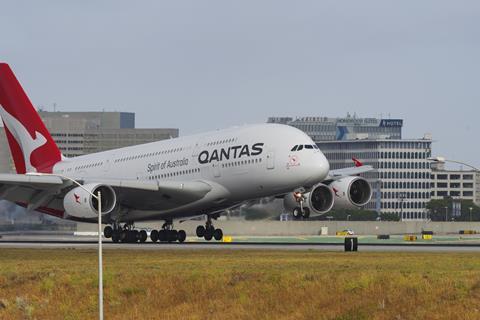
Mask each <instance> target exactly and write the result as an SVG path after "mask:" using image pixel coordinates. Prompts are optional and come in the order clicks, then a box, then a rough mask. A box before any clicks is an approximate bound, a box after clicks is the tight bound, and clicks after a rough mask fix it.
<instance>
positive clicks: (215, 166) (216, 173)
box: [212, 162, 221, 178]
mask: <svg viewBox="0 0 480 320" xmlns="http://www.w3.org/2000/svg"><path fill="white" fill-rule="evenodd" d="M212 172H213V176H214V177H215V178H220V176H221V174H220V164H218V163H216V162H212Z"/></svg>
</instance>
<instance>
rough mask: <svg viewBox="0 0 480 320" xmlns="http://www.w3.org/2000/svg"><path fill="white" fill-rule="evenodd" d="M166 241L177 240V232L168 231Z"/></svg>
mask: <svg viewBox="0 0 480 320" xmlns="http://www.w3.org/2000/svg"><path fill="white" fill-rule="evenodd" d="M167 237H168V238H167V240H168V242H175V241H177V239H178V232H177V230H169V231H167Z"/></svg>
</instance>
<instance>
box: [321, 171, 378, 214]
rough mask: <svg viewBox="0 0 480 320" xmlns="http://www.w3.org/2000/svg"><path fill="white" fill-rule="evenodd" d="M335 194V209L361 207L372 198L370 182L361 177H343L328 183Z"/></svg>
mask: <svg viewBox="0 0 480 320" xmlns="http://www.w3.org/2000/svg"><path fill="white" fill-rule="evenodd" d="M330 187H331V188H332V190H333V192H334V194H335V209H337V208H338V209H354V208H356V207H363V206H365V205H366V204H367V203H368V202H370V199H371V198H372V188H371V187H370V184H369V183H368V182H367V180H365V179H364V178H361V177H345V178H342V179H340V180H336V181H333V182H332V183H331V184H330Z"/></svg>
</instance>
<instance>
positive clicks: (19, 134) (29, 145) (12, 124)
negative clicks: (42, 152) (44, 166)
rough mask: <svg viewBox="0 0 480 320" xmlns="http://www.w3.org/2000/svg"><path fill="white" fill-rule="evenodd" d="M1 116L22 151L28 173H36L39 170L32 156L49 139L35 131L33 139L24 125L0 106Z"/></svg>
mask: <svg viewBox="0 0 480 320" xmlns="http://www.w3.org/2000/svg"><path fill="white" fill-rule="evenodd" d="M0 116H1V117H2V119H3V122H4V123H5V126H6V127H7V129H8V131H10V133H11V134H12V135H13V137H14V138H15V140H16V141H17V143H18V145H19V146H20V148H21V149H22V153H23V157H24V161H25V167H26V169H27V171H29V172H36V171H37V169H36V168H35V167H34V166H33V165H32V163H31V161H30V156H31V155H32V152H34V151H35V150H37V149H38V148H40V147H41V146H43V145H44V144H45V143H47V139H46V138H45V137H44V136H43V135H42V134H41V133H40V132H38V131H35V138H32V136H31V135H30V133H29V132H28V130H27V129H26V128H25V127H24V126H23V124H22V123H21V122H20V121H18V120H17V119H16V118H15V117H13V116H12V115H11V114H9V113H8V112H7V111H5V109H4V108H3V106H2V105H0Z"/></svg>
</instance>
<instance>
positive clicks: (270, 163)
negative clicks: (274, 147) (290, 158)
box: [267, 152, 275, 170]
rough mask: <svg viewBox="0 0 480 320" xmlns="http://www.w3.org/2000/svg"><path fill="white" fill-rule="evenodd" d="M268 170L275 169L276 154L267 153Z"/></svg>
mask: <svg viewBox="0 0 480 320" xmlns="http://www.w3.org/2000/svg"><path fill="white" fill-rule="evenodd" d="M267 169H269V170H272V169H275V154H274V153H273V152H269V153H267Z"/></svg>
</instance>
